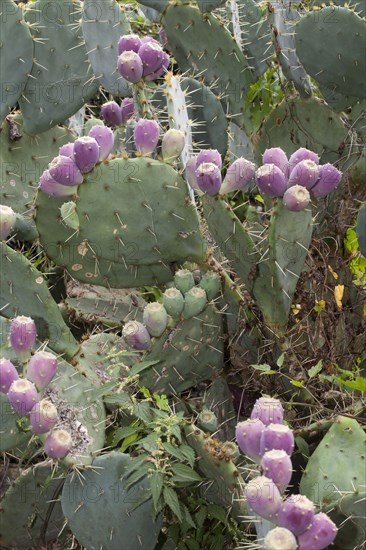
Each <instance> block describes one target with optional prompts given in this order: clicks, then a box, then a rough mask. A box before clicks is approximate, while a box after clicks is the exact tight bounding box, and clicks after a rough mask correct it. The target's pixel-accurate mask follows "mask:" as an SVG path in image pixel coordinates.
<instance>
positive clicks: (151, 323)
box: [142, 302, 168, 337]
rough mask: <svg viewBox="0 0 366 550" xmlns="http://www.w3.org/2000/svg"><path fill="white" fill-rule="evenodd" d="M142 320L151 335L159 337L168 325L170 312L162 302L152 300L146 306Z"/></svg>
mask: <svg viewBox="0 0 366 550" xmlns="http://www.w3.org/2000/svg"><path fill="white" fill-rule="evenodd" d="M142 320H143V323H144V324H145V326H146V328H147V330H148V331H149V333H150V336H155V337H159V336H161V335H162V334H163V332H164V331H165V329H166V327H167V325H168V314H167V311H166V309H165V307H164V306H163V305H162V304H159V302H151V303H150V304H147V306H146V307H145V309H144V312H143V316H142Z"/></svg>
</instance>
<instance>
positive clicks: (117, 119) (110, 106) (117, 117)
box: [98, 101, 122, 156]
mask: <svg viewBox="0 0 366 550" xmlns="http://www.w3.org/2000/svg"><path fill="white" fill-rule="evenodd" d="M100 112H101V115H102V117H103V120H104V122H105V124H107V126H111V127H112V128H115V127H116V126H121V124H122V109H121V107H120V106H119V105H118V103H116V102H115V101H107V103H104V105H102V108H101V110H100ZM98 156H99V155H98Z"/></svg>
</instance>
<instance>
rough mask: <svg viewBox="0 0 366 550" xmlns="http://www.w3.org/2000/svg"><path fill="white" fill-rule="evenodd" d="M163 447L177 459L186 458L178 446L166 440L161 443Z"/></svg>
mask: <svg viewBox="0 0 366 550" xmlns="http://www.w3.org/2000/svg"><path fill="white" fill-rule="evenodd" d="M163 447H164V449H165V450H166V452H167V453H168V454H170V455H172V456H174V457H175V458H177V459H178V460H182V461H184V460H186V456H185V455H184V453H183V452H182V451H181V449H180V447H174V445H172V444H171V443H168V442H166V443H163Z"/></svg>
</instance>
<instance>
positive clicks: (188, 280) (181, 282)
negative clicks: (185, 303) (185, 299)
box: [174, 269, 194, 294]
mask: <svg viewBox="0 0 366 550" xmlns="http://www.w3.org/2000/svg"><path fill="white" fill-rule="evenodd" d="M174 284H175V286H176V288H177V289H178V290H180V291H181V293H182V294H185V293H186V292H188V290H191V288H193V287H194V277H193V273H192V272H191V271H189V270H188V269H179V270H178V271H177V272H176V273H175V275H174Z"/></svg>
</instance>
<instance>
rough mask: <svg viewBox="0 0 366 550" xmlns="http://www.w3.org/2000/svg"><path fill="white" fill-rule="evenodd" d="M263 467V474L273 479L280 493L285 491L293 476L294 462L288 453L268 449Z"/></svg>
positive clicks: (262, 463) (263, 459)
mask: <svg viewBox="0 0 366 550" xmlns="http://www.w3.org/2000/svg"><path fill="white" fill-rule="evenodd" d="M261 467H262V469H263V474H264V475H265V476H266V477H269V478H270V479H272V481H273V483H275V484H276V485H277V487H278V489H279V491H280V493H284V492H285V490H286V488H287V486H288V484H289V483H290V481H291V477H292V463H291V458H290V457H289V456H288V454H287V453H286V452H285V451H277V450H276V449H274V450H273V451H268V452H266V453H264V455H263V457H262V460H261ZM280 525H282V524H280ZM284 527H286V526H284Z"/></svg>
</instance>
